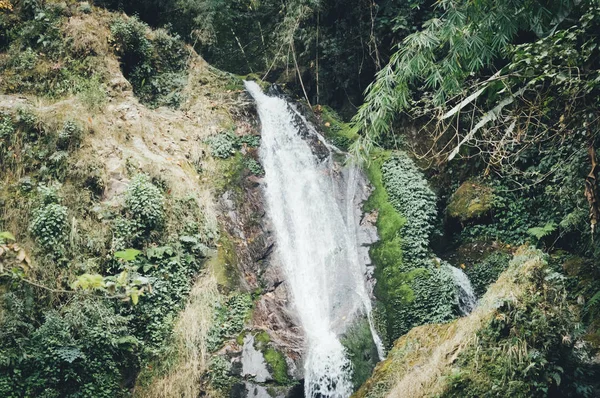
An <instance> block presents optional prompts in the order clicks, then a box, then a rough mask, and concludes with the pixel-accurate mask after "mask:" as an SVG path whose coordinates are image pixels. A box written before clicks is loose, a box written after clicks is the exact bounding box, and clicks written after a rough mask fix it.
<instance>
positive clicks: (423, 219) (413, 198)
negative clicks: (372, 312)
mask: <svg viewBox="0 0 600 398" xmlns="http://www.w3.org/2000/svg"><path fill="white" fill-rule="evenodd" d="M369 178H370V181H371V183H372V184H373V185H374V187H375V191H374V192H373V194H372V195H371V197H370V198H369V201H368V202H367V204H366V209H367V210H370V209H378V210H379V215H378V218H377V231H378V233H379V236H380V240H379V242H377V243H376V244H375V245H373V246H372V248H371V251H370V254H371V257H372V259H373V261H374V263H375V264H376V267H375V277H376V278H377V285H376V286H375V294H376V296H377V298H378V300H380V301H381V302H382V303H383V308H384V309H385V315H384V316H385V319H386V321H385V324H386V333H385V335H386V337H387V340H386V344H387V345H391V343H392V342H393V341H394V340H395V339H396V338H398V337H400V336H401V335H402V334H404V333H406V332H407V331H408V330H410V328H412V327H413V326H417V325H421V324H423V323H429V322H443V321H447V320H449V319H451V318H452V317H453V314H454V311H455V306H456V297H455V293H454V282H453V279H452V276H451V275H450V273H449V272H448V271H447V269H446V267H445V266H440V264H437V266H436V265H435V263H434V262H433V260H431V259H429V258H428V257H429V256H430V252H429V249H428V247H429V238H430V235H431V233H432V231H433V225H434V221H435V215H436V207H435V199H436V198H435V195H434V194H433V192H432V191H431V190H430V189H429V187H428V186H427V183H426V182H425V179H424V178H423V176H422V174H421V172H420V171H419V170H418V169H417V168H416V166H415V165H414V164H413V163H412V161H411V160H410V159H409V158H408V157H407V156H406V155H405V154H402V153H398V154H395V155H393V156H390V155H389V154H383V156H382V157H380V158H378V159H377V160H376V162H373V164H371V165H370V167H369Z"/></svg>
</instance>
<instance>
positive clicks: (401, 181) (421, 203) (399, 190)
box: [382, 153, 437, 268]
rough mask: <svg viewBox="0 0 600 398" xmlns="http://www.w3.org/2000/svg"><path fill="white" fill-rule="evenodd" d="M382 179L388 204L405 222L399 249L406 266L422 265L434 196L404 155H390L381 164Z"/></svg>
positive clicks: (433, 216) (432, 220)
mask: <svg viewBox="0 0 600 398" xmlns="http://www.w3.org/2000/svg"><path fill="white" fill-rule="evenodd" d="M382 177H383V182H384V185H385V189H386V191H387V192H388V195H389V201H390V203H391V204H392V205H393V206H394V208H396V210H397V211H398V212H400V214H402V215H403V216H404V217H406V219H407V222H406V224H405V225H404V226H403V227H402V231H401V234H402V249H403V250H404V257H403V260H404V263H405V264H406V267H409V268H410V267H414V268H416V267H419V266H421V265H423V263H422V261H423V260H425V259H426V258H427V256H428V254H429V251H428V247H429V239H430V236H431V233H432V232H433V229H434V225H435V221H436V216H437V208H436V197H435V194H434V193H433V191H431V189H430V188H429V186H428V185H427V181H426V180H425V178H424V176H423V174H422V173H421V171H420V170H419V169H417V167H416V166H415V165H414V163H413V162H412V160H411V159H410V158H409V157H408V156H407V155H405V154H403V153H399V154H396V155H393V156H392V157H391V158H390V159H389V160H388V161H386V162H385V163H384V164H383V165H382Z"/></svg>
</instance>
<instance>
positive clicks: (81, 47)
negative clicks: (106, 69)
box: [65, 15, 110, 56]
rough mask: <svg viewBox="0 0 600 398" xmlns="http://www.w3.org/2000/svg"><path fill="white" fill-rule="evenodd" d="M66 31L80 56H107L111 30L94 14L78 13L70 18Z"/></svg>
mask: <svg viewBox="0 0 600 398" xmlns="http://www.w3.org/2000/svg"><path fill="white" fill-rule="evenodd" d="M65 33H66V34H67V36H68V37H69V39H70V41H71V43H70V44H71V47H72V49H73V51H74V52H75V53H76V54H78V55H80V56H88V55H99V56H106V54H107V53H108V51H109V47H108V38H109V35H110V32H109V30H108V28H107V26H106V25H104V24H102V23H101V21H99V20H98V18H97V17H96V16H95V15H94V16H91V15H77V16H74V17H71V18H69V22H68V23H67V25H66V28H65Z"/></svg>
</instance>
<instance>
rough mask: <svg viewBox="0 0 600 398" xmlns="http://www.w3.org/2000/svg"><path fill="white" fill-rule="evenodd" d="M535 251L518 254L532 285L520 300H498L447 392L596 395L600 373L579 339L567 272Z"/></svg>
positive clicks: (453, 394)
mask: <svg viewBox="0 0 600 398" xmlns="http://www.w3.org/2000/svg"><path fill="white" fill-rule="evenodd" d="M534 255H535V257H533V258H532V256H531V254H525V255H520V256H515V258H514V259H513V260H512V263H511V266H515V265H519V264H522V265H523V266H526V267H528V270H527V273H528V283H529V284H530V288H528V289H526V290H525V291H524V292H523V296H522V297H521V298H520V299H519V300H517V301H514V300H508V299H507V300H505V301H503V302H501V303H498V305H497V309H496V314H495V316H493V317H491V318H490V320H489V323H488V324H487V325H486V326H485V327H484V328H483V329H481V330H480V331H479V332H478V333H477V337H478V338H477V344H476V345H472V346H470V347H469V348H468V349H467V350H465V351H463V352H462V353H461V354H460V355H459V357H458V361H457V364H456V369H457V372H456V373H455V374H454V375H452V377H451V378H450V384H449V386H448V387H447V389H446V391H445V392H444V393H443V394H442V395H441V396H442V397H482V396H517V397H547V396H561V397H592V396H594V389H593V384H592V383H593V382H594V381H595V379H594V377H597V375H595V373H594V369H593V366H591V365H590V364H589V363H586V362H585V359H584V358H586V357H587V356H588V355H589V353H588V352H586V348H585V346H581V345H577V341H578V338H580V337H581V334H582V333H583V331H582V330H581V328H580V324H579V319H578V318H577V315H576V313H575V312H573V311H572V310H571V308H570V306H569V305H567V302H566V294H565V286H564V278H563V277H562V276H560V275H558V274H556V273H554V272H552V271H551V270H549V269H548V267H547V266H546V261H545V259H544V258H543V256H542V255H541V253H540V252H537V253H535V252H534ZM542 292H543V294H542ZM596 372H597V370H596Z"/></svg>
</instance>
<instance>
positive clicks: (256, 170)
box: [244, 158, 265, 176]
mask: <svg viewBox="0 0 600 398" xmlns="http://www.w3.org/2000/svg"><path fill="white" fill-rule="evenodd" d="M244 163H245V164H246V167H247V168H248V170H250V172H251V173H252V174H254V175H255V176H262V175H264V174H265V170H264V169H263V167H262V166H261V164H260V163H258V162H257V161H256V160H254V159H252V158H246V159H244Z"/></svg>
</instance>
